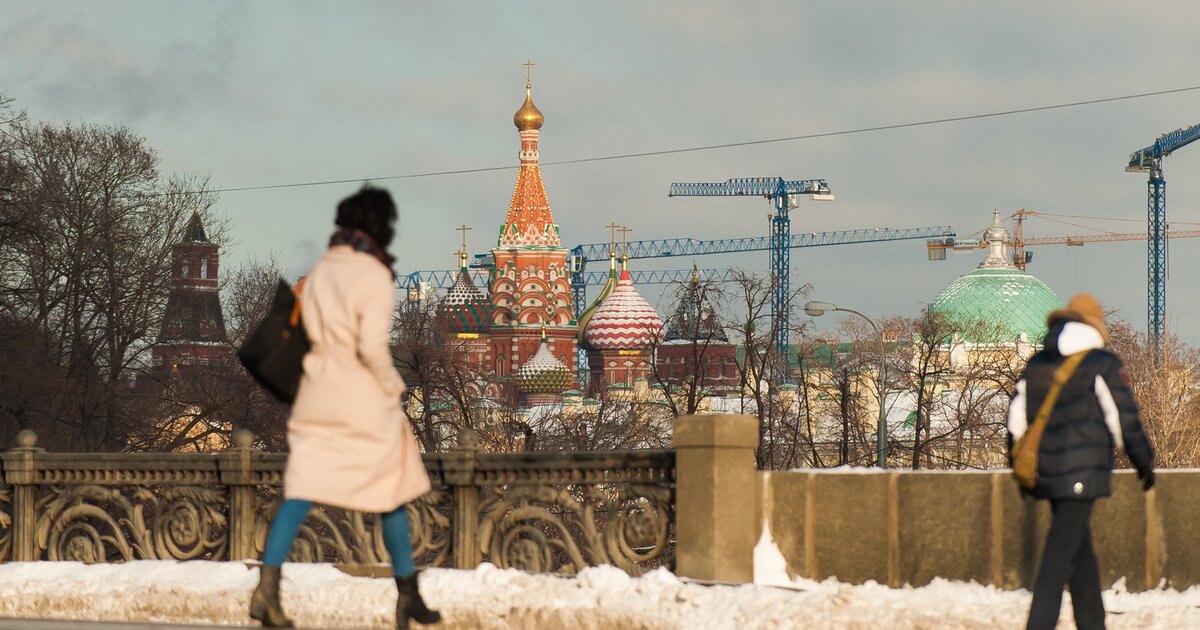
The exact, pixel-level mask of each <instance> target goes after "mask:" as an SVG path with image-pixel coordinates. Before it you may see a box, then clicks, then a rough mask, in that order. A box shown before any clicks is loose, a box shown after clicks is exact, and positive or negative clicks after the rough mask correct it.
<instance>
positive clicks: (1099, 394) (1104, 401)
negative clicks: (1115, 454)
mask: <svg viewBox="0 0 1200 630" xmlns="http://www.w3.org/2000/svg"><path fill="white" fill-rule="evenodd" d="M1096 400H1098V401H1100V409H1102V410H1104V424H1105V425H1107V426H1108V432H1109V433H1111V434H1112V438H1113V443H1114V444H1116V445H1117V447H1118V448H1120V449H1121V450H1125V438H1124V436H1122V435H1121V412H1119V411H1117V401H1115V400H1113V397H1112V390H1110V389H1109V388H1108V383H1105V382H1104V377H1102V376H1100V375H1099V374H1097V375H1096Z"/></svg>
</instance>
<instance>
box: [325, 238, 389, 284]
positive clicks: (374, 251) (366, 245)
mask: <svg viewBox="0 0 1200 630" xmlns="http://www.w3.org/2000/svg"><path fill="white" fill-rule="evenodd" d="M334 245H349V246H350V247H351V248H353V249H354V251H356V252H363V253H364V254H370V255H372V256H374V257H375V259H376V260H378V261H379V262H380V263H382V264H383V266H384V267H387V269H388V271H390V272H391V274H392V278H393V279H395V277H396V272H395V271H392V263H394V262H396V257H395V256H393V255H391V254H389V253H387V252H385V251H383V248H381V247H380V246H379V244H378V243H376V242H375V239H373V238H371V237H370V235H368V234H367V233H366V232H363V231H362V230H356V229H354V228H339V229H338V231H336V232H334V233H333V236H331V237H329V246H330V247H333V246H334Z"/></svg>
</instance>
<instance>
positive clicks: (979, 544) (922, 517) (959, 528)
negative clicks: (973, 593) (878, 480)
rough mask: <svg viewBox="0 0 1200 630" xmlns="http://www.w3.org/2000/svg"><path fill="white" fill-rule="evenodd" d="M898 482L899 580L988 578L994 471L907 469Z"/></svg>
mask: <svg viewBox="0 0 1200 630" xmlns="http://www.w3.org/2000/svg"><path fill="white" fill-rule="evenodd" d="M897 481H898V484H897V489H898V491H899V501H898V505H899V514H898V518H897V521H898V525H899V545H898V557H899V567H898V569H899V575H898V579H899V582H900V583H901V584H911V585H913V586H924V585H926V584H928V583H929V582H930V581H932V580H933V578H935V577H942V578H946V579H949V580H974V581H976V582H979V583H980V584H987V583H989V582H991V581H992V553H991V552H992V510H991V499H992V475H990V474H986V473H950V472H941V471H938V472H933V471H930V472H910V473H905V474H902V475H900V476H899V478H898V480H897Z"/></svg>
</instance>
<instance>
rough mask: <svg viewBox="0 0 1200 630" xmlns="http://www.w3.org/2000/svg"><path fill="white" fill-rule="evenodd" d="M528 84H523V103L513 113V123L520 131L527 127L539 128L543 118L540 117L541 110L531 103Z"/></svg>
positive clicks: (531, 98)
mask: <svg viewBox="0 0 1200 630" xmlns="http://www.w3.org/2000/svg"><path fill="white" fill-rule="evenodd" d="M530 87H531V86H530V84H529V83H526V84H525V104H524V105H522V106H521V109H518V110H517V113H516V114H513V124H514V125H516V126H517V129H519V130H520V131H525V130H527V129H541V128H542V123H543V122H545V118H543V117H542V112H541V111H540V110H538V108H537V105H534V104H533V94H532V93H531V92H530Z"/></svg>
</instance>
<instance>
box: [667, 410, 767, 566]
mask: <svg viewBox="0 0 1200 630" xmlns="http://www.w3.org/2000/svg"><path fill="white" fill-rule="evenodd" d="M757 447H758V420H757V419H755V418H752V417H750V416H732V415H707V416H684V417H682V418H676V419H675V537H676V546H675V571H676V573H677V574H679V575H681V576H684V577H690V578H695V579H701V580H716V581H721V582H751V581H753V579H754V544H755V542H756V540H757V539H758V534H759V529H760V527H759V523H757V522H755V514H756V513H757V504H756V502H757V500H758V492H757V488H758V485H757V477H756V471H755V465H754V449H755V448H757Z"/></svg>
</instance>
